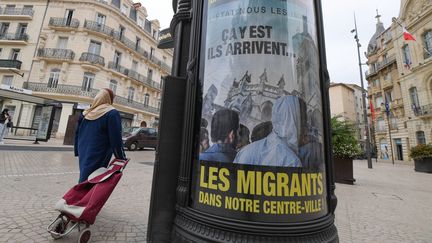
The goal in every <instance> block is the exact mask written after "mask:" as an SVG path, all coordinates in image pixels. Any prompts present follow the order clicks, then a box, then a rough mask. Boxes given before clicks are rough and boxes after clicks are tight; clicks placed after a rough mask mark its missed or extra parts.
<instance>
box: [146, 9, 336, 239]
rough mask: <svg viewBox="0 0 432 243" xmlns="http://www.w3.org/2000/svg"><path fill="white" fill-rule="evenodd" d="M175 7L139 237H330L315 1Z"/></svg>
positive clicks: (324, 75) (326, 121)
mask: <svg viewBox="0 0 432 243" xmlns="http://www.w3.org/2000/svg"><path fill="white" fill-rule="evenodd" d="M173 8H174V12H175V15H174V18H173V21H172V22H171V26H170V29H171V34H172V38H173V39H174V43H173V47H174V50H175V51H174V58H173V70H172V75H171V76H168V77H166V78H165V85H164V92H163V93H164V97H163V102H162V108H161V118H160V121H161V125H160V132H159V146H158V151H157V154H156V162H155V168H154V175H153V186H152V198H151V203H150V204H151V205H150V215H149V226H148V234H147V238H148V241H149V242H175V243H178V242H188V243H189V242H338V234H337V229H336V226H335V225H334V217H335V215H334V212H335V209H336V204H337V199H336V196H335V194H334V190H335V185H334V179H333V163H332V161H333V159H332V154H331V152H329V151H332V149H331V139H330V136H331V134H330V131H331V130H330V102H329V94H328V88H329V82H330V81H329V80H330V78H329V76H328V72H327V67H326V57H325V45H324V33H323V21H322V9H321V1H320V0H290V1H281V0H256V1H249V0H173ZM293 16H295V17H293ZM300 29H302V30H303V32H298V31H295V30H300Z"/></svg>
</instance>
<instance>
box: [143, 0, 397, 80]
mask: <svg viewBox="0 0 432 243" xmlns="http://www.w3.org/2000/svg"><path fill="white" fill-rule="evenodd" d="M140 2H141V3H142V4H143V6H144V7H146V8H147V13H148V15H149V16H148V18H149V19H150V20H152V19H158V20H159V22H160V23H161V29H165V28H168V27H169V24H170V22H171V18H172V16H173V10H172V1H171V0H141V1H140ZM322 5H323V14H324V31H325V37H326V52H327V66H328V70H329V73H330V79H331V81H332V82H336V83H353V84H358V85H359V86H360V74H359V65H358V56H357V48H356V42H355V40H354V34H352V33H351V32H350V31H351V30H352V29H354V12H355V15H356V18H357V29H358V34H359V39H360V44H361V45H362V47H361V49H360V53H361V58H362V63H365V62H366V61H367V59H366V57H365V55H364V54H363V53H364V52H365V51H366V50H367V45H368V43H369V41H370V39H371V37H372V35H373V34H374V33H375V29H376V22H377V19H376V18H375V16H376V15H377V12H376V10H377V9H378V11H379V14H380V15H381V16H382V17H381V21H382V22H383V23H384V27H385V28H387V27H389V26H390V24H391V19H392V17H397V16H398V15H399V8H400V0H323V1H322ZM366 69H367V67H365V66H363V73H364V72H365V71H366ZM364 82H365V86H367V84H366V80H365V81H364Z"/></svg>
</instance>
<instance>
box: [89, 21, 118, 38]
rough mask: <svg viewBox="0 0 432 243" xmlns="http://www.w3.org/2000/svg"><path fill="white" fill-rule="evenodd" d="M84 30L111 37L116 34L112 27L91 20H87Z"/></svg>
mask: <svg viewBox="0 0 432 243" xmlns="http://www.w3.org/2000/svg"><path fill="white" fill-rule="evenodd" d="M84 28H85V29H88V30H91V31H93V32H97V33H101V34H104V35H106V36H110V37H111V36H112V35H113V32H114V29H113V28H111V27H108V26H106V25H103V24H99V23H97V22H95V21H89V20H86V21H85V22H84Z"/></svg>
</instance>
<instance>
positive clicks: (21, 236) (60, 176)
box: [0, 151, 154, 243]
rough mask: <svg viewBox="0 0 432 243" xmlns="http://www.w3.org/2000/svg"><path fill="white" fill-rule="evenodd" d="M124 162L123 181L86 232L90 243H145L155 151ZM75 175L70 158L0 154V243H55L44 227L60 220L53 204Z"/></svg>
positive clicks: (68, 155) (74, 162)
mask: <svg viewBox="0 0 432 243" xmlns="http://www.w3.org/2000/svg"><path fill="white" fill-rule="evenodd" d="M127 156H129V157H130V158H131V162H130V163H129V165H128V166H127V168H126V169H125V171H124V175H123V177H122V180H121V181H120V183H119V184H118V185H117V188H116V189H115V190H114V192H113V194H112V195H111V197H110V198H109V200H108V202H107V203H106V204H105V206H104V208H103V209H102V211H101V212H100V213H99V215H98V217H97V218H96V222H95V224H94V225H92V226H91V227H90V229H91V230H92V239H93V242H145V234H146V228H147V218H148V208H149V203H150V190H151V189H150V188H151V181H152V174H153V166H152V164H153V161H154V151H137V152H129V153H127ZM78 175H79V173H78V162H77V159H76V158H74V157H73V155H72V152H21V151H20V152H17V151H0V185H1V187H0V197H1V200H0V242H53V240H52V238H51V236H50V235H49V234H48V233H47V232H46V227H47V226H48V224H49V223H50V222H51V221H52V220H53V219H55V218H56V217H57V215H58V213H57V212H56V211H54V209H53V207H54V204H55V203H56V202H57V201H58V200H59V199H60V198H61V197H62V196H63V195H64V193H65V192H66V191H67V190H69V189H70V188H71V187H72V186H73V185H75V184H76V183H77V180H78ZM77 238H78V234H77V233H74V234H71V235H70V236H68V237H66V238H65V239H61V240H56V241H55V242H58V243H60V242H77Z"/></svg>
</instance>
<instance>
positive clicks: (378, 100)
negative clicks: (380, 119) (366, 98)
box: [375, 96, 384, 108]
mask: <svg viewBox="0 0 432 243" xmlns="http://www.w3.org/2000/svg"><path fill="white" fill-rule="evenodd" d="M383 104H384V102H383V98H382V96H378V97H376V98H375V108H378V107H380V106H381V105H383Z"/></svg>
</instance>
